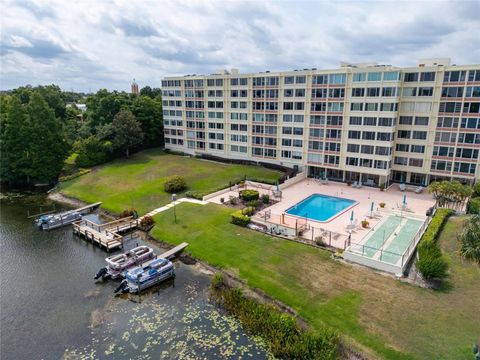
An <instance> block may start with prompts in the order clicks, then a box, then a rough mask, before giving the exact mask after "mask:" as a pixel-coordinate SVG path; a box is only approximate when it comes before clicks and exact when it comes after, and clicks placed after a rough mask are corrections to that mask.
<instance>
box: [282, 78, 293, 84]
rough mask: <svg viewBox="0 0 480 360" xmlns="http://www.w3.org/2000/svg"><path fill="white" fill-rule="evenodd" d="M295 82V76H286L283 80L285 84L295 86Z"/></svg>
mask: <svg viewBox="0 0 480 360" xmlns="http://www.w3.org/2000/svg"><path fill="white" fill-rule="evenodd" d="M294 82H295V76H285V78H284V79H283V83H284V84H293V83H294Z"/></svg>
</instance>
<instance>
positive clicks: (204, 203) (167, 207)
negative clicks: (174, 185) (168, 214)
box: [140, 198, 208, 220]
mask: <svg viewBox="0 0 480 360" xmlns="http://www.w3.org/2000/svg"><path fill="white" fill-rule="evenodd" d="M182 202H189V203H192V204H199V205H206V204H208V201H202V200H197V199H190V198H181V199H178V200H177V201H174V202H173V201H172V202H171V203H170V204H167V205H165V206H162V207H159V208H156V209H154V210H152V211H150V212H148V213H146V214H145V215H143V216H154V215H157V214H158V213H160V212H162V211H166V210H168V209H170V208H172V207H173V206H174V205H177V204H179V203H182ZM143 216H142V217H140V220H141V219H142V218H143Z"/></svg>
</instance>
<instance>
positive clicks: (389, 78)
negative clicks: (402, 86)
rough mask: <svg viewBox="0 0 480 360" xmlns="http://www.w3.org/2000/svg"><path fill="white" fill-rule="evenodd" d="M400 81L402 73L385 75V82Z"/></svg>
mask: <svg viewBox="0 0 480 360" xmlns="http://www.w3.org/2000/svg"><path fill="white" fill-rule="evenodd" d="M398 80H400V72H398V71H388V72H384V73H383V81H398Z"/></svg>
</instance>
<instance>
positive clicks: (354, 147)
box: [347, 144, 360, 153]
mask: <svg viewBox="0 0 480 360" xmlns="http://www.w3.org/2000/svg"><path fill="white" fill-rule="evenodd" d="M347 151H348V152H351V153H358V152H360V145H358V144H348V145H347Z"/></svg>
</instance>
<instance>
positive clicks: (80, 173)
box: [58, 169, 92, 182]
mask: <svg viewBox="0 0 480 360" xmlns="http://www.w3.org/2000/svg"><path fill="white" fill-rule="evenodd" d="M90 171H92V169H79V170H78V171H77V172H76V173H75V174H72V175H67V176H60V177H59V178H58V181H61V182H64V181H68V180H72V179H75V178H77V177H79V176H82V175H85V174H88V173H89V172H90Z"/></svg>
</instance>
